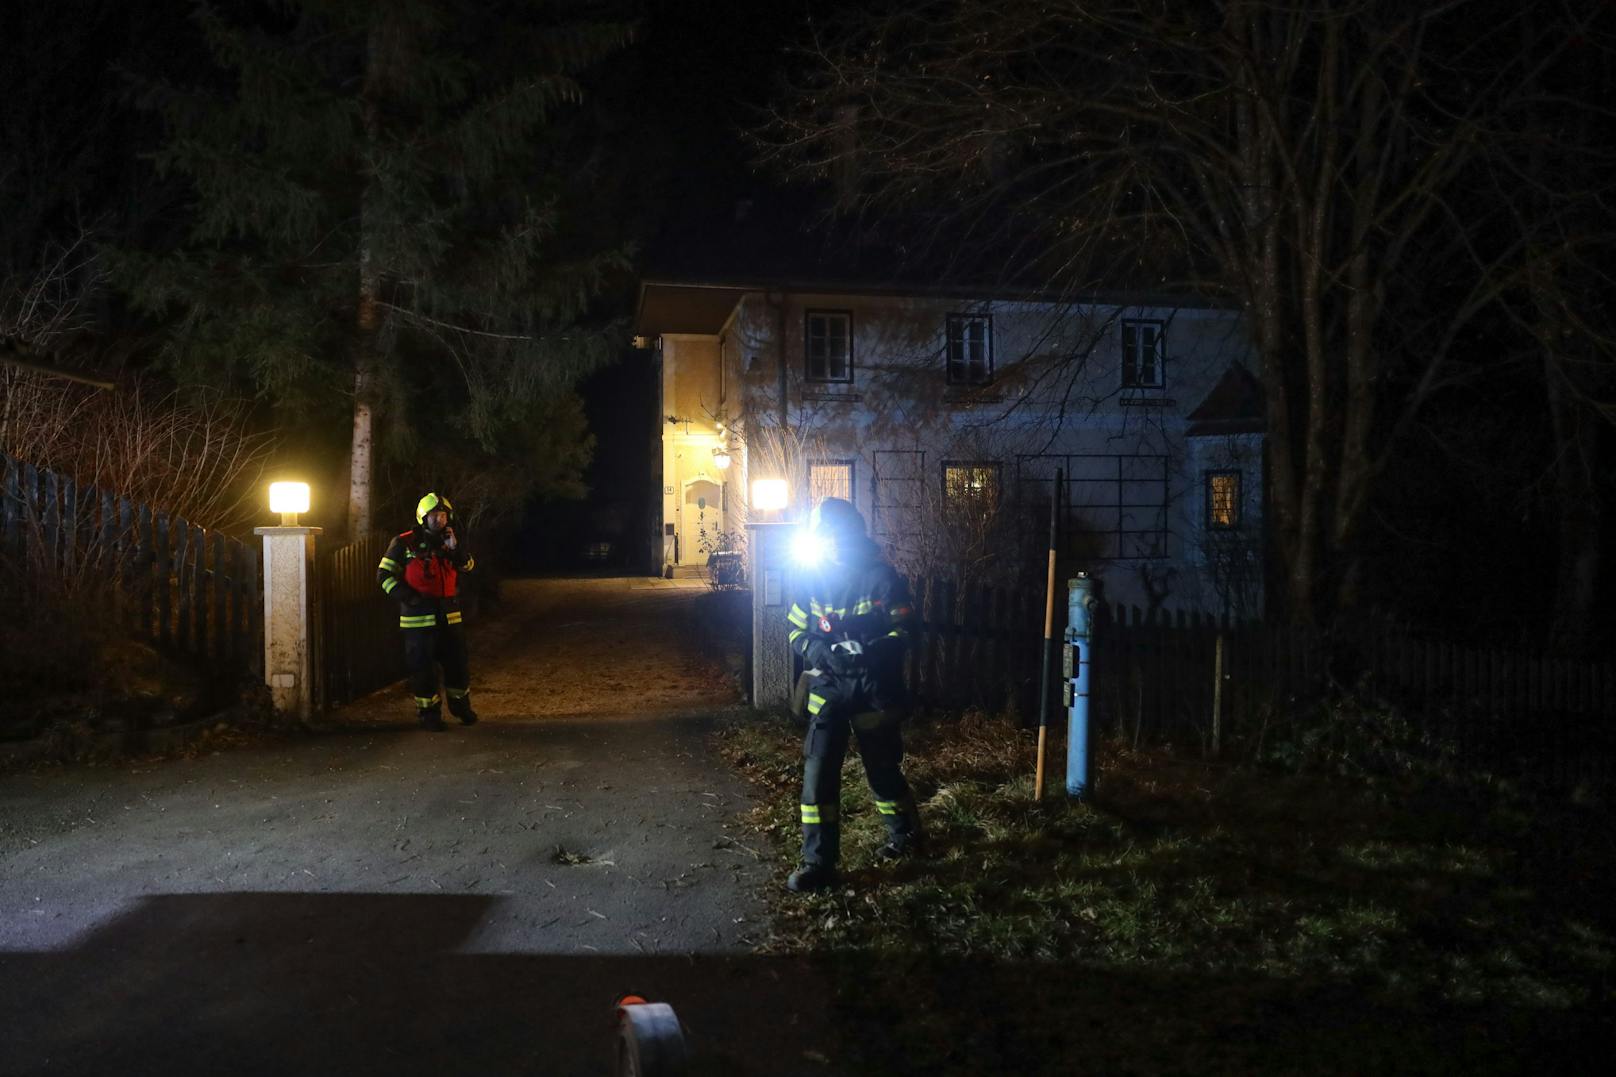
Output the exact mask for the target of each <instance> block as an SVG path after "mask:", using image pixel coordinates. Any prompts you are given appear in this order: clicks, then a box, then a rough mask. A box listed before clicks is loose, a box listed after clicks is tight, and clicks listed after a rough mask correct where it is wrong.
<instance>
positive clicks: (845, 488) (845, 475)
mask: <svg viewBox="0 0 1616 1077" xmlns="http://www.w3.org/2000/svg"><path fill="white" fill-rule="evenodd" d="M827 497H839V498H842V499H844V500H846V501H853V500H854V498H853V461H851V460H819V461H815V462H813V463H810V464H809V465H808V507H809V508H813V507H814V506H815V505H817V504H819V503H820V502H821V501H823V500H825V499H826V498H827Z"/></svg>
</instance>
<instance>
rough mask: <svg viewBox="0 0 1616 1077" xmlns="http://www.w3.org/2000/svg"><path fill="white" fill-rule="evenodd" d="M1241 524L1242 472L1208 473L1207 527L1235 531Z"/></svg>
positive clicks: (1210, 529)
mask: <svg viewBox="0 0 1616 1077" xmlns="http://www.w3.org/2000/svg"><path fill="white" fill-rule="evenodd" d="M1239 526H1240V472H1238V471H1208V472H1207V473H1206V528H1207V530H1208V531H1233V530H1234V529H1235V528H1237V527H1239Z"/></svg>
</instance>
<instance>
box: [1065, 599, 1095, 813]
mask: <svg viewBox="0 0 1616 1077" xmlns="http://www.w3.org/2000/svg"><path fill="white" fill-rule="evenodd" d="M1093 588H1094V581H1093V580H1091V579H1089V577H1088V574H1087V573H1084V572H1079V573H1078V574H1077V576H1076V578H1074V579H1070V580H1067V581H1066V624H1067V628H1066V645H1065V646H1064V647H1063V648H1062V649H1061V650H1062V654H1061V658H1062V661H1061V666H1062V670H1061V672H1062V674H1063V677H1064V679H1065V682H1066V691H1065V696H1066V700H1065V702H1066V708H1067V713H1068V718H1067V728H1066V795H1067V796H1071V797H1076V798H1077V799H1079V800H1081V799H1083V797H1084V796H1085V795H1086V794H1087V793H1088V791H1089V669H1090V665H1091V659H1092V653H1091V651H1090V647H1091V646H1092V638H1091V635H1090V633H1091V630H1092V627H1093V622H1094V618H1093V609H1094V595H1093Z"/></svg>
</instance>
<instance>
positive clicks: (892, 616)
mask: <svg viewBox="0 0 1616 1077" xmlns="http://www.w3.org/2000/svg"><path fill="white" fill-rule="evenodd" d="M786 620H787V621H788V622H789V623H790V626H791V628H790V634H789V639H790V641H791V649H792V650H793V651H794V652H795V653H796V654H798V655H799V656H801V658H802V660H803V665H804V668H807V669H818V670H819V673H818V675H817V676H815V677H814V679H813V681H811V682H810V684H809V686H808V714H809V716H810V717H813V716H817V715H818V714H819V713H820V711H821V710H823V709H824V708H825V707H826V706H828V705H830V704H833V703H845V704H848V705H850V706H852V707H854V708H856V709H858V710H874V711H884V710H897V709H900V708H902V707H903V706H904V705H905V704H906V703H907V700H908V694H907V692H906V690H905V686H904V682H903V651H904V648H905V647H906V646H907V645H908V643H909V626H910V624H911V623H912V622H913V620H914V606H913V604H912V603H911V601H910V599H909V584H908V581H906V580H905V579H904V578H903V577H902V576H900V575H899V574H898V571H897V570H896V569H894V568H893V567H892V566H891V565H889V564H887V563H886V562H885V561H883V560H882V559H881V556H880V554H879V553H878V552H877V551H876V547H875V544H874V543H873V542H868V541H866V542H865V544H864V545H863V546H862V547H861V548H860V549H859V550H858V551H857V552H856V553H855V554H854V555H853V556H852V557H850V558H848V559H847V561H846V563H843V564H832V565H827V566H826V567H825V568H823V569H821V570H818V571H816V572H813V573H811V574H810V575H809V576H808V577H807V579H806V580H804V581H803V582H802V584H801V585H800V586H799V588H798V593H797V594H795V595H794V596H793V601H792V604H791V611H790V613H788V614H787V615H786ZM844 640H852V641H855V642H857V643H858V644H859V645H860V646H861V647H862V648H863V659H862V661H855V662H854V663H853V664H854V665H855V666H856V667H857V668H856V669H854V670H853V671H852V672H850V673H837V672H835V671H834V670H833V668H832V666H833V661H832V657H831V648H832V647H833V646H834V645H835V644H836V643H839V642H842V641H844Z"/></svg>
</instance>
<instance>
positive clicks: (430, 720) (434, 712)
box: [415, 693, 444, 733]
mask: <svg viewBox="0 0 1616 1077" xmlns="http://www.w3.org/2000/svg"><path fill="white" fill-rule="evenodd" d="M439 704H440V700H439V699H438V696H437V693H433V694H432V695H429V696H423V695H418V696H416V697H415V717H416V718H417V719H418V720H419V721H420V723H421V728H422V729H425V730H427V731H429V732H432V733H441V732H443V728H444V726H443V710H442V708H441V707H440V705H439Z"/></svg>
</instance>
